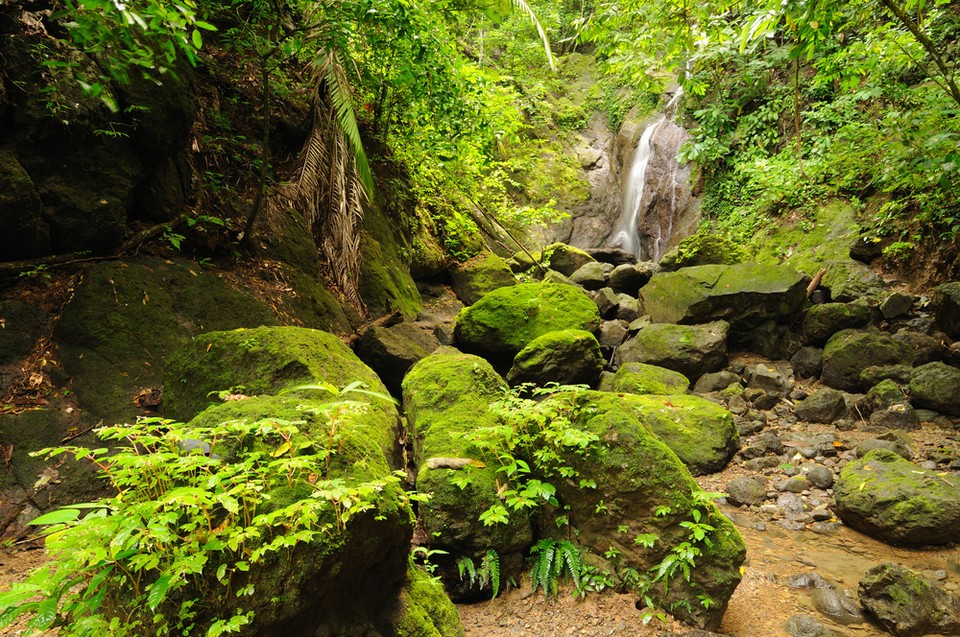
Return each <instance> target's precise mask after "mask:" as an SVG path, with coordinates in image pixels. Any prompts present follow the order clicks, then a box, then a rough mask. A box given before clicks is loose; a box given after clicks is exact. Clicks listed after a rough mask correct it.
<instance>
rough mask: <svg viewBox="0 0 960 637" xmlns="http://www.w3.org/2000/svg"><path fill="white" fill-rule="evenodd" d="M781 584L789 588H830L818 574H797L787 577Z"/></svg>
mask: <svg viewBox="0 0 960 637" xmlns="http://www.w3.org/2000/svg"><path fill="white" fill-rule="evenodd" d="M783 583H784V584H786V585H787V586H789V587H790V588H831V586H830V584H829V583H827V580H825V579H823V576H821V575H820V574H818V573H797V574H796V575H791V576H789V577H787V578H786V579H785V580H784V582H783Z"/></svg>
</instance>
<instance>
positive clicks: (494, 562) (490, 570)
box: [483, 549, 500, 599]
mask: <svg viewBox="0 0 960 637" xmlns="http://www.w3.org/2000/svg"><path fill="white" fill-rule="evenodd" d="M483 568H484V571H485V572H486V574H487V577H488V581H489V582H490V587H491V588H492V589H493V595H492V596H491V598H490V599H494V598H495V597H496V596H497V595H499V594H500V556H499V555H498V554H497V552H496V551H494V550H492V549H491V550H489V551H487V554H486V555H484V556H483Z"/></svg>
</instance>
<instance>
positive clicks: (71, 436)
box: [60, 420, 103, 445]
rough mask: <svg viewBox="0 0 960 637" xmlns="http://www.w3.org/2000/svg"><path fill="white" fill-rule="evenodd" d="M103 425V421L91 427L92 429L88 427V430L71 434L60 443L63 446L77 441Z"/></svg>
mask: <svg viewBox="0 0 960 637" xmlns="http://www.w3.org/2000/svg"><path fill="white" fill-rule="evenodd" d="M102 424H103V421H102V420H101V421H100V422H98V423H97V424H95V425H91V426H90V427H87V428H86V429H84V430H83V431H78V432H76V433H75V434H71V435H69V436H67V437H66V438H64V439H63V440H61V441H60V444H61V445H62V444H63V443H65V442H70V441H71V440H75V439H76V438H79V437H80V436H82V435H83V434H85V433H90V432H91V431H93V430H94V429H96V428H97V427H99V426H101V425H102Z"/></svg>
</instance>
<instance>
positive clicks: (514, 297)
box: [454, 283, 600, 359]
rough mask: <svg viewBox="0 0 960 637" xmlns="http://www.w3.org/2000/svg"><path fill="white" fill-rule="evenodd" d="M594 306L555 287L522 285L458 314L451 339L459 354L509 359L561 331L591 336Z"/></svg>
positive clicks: (571, 290)
mask: <svg viewBox="0 0 960 637" xmlns="http://www.w3.org/2000/svg"><path fill="white" fill-rule="evenodd" d="M599 325H600V312H599V310H598V309H597V305H596V303H594V302H593V301H592V300H590V297H588V296H587V295H586V294H584V292H583V291H582V290H580V289H579V288H575V287H573V286H569V285H563V284H556V283H521V284H518V285H514V286H510V287H505V288H500V289H498V290H494V291H493V292H491V293H490V294H487V295H486V296H485V297H483V298H482V299H481V300H480V301H478V302H477V303H475V304H474V305H472V306H470V307H468V308H464V309H463V310H461V311H460V313H459V314H457V318H456V324H455V327H454V333H455V336H456V340H457V343H458V344H460V345H461V346H462V347H463V348H464V349H467V350H469V351H475V352H477V353H483V354H484V355H487V356H491V357H498V358H501V359H503V358H508V357H509V358H512V357H513V356H515V355H516V354H517V352H519V351H520V350H521V349H522V348H523V347H524V346H525V345H526V344H527V343H529V342H530V341H532V340H533V339H535V338H537V337H538V336H543V335H544V334H547V333H548V332H554V331H558V330H564V329H575V330H587V331H591V332H592V331H595V330H596V329H597V328H598V327H599Z"/></svg>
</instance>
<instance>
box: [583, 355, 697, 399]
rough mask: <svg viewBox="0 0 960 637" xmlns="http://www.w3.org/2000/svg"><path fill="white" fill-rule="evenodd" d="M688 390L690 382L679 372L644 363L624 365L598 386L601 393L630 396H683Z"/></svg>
mask: <svg viewBox="0 0 960 637" xmlns="http://www.w3.org/2000/svg"><path fill="white" fill-rule="evenodd" d="M688 389H690V381H689V379H687V377H686V376H684V375H683V374H681V373H680V372H675V371H673V370H671V369H666V368H664V367H658V366H656V365H647V364H646V363H624V364H623V365H621V366H620V369H618V370H617V372H616V373H615V374H614V375H613V376H612V377H611V378H609V379H608V380H607V381H605V382H603V383H602V384H601V386H600V390H601V391H610V392H627V393H630V394H660V395H664V394H685V393H687V390H688Z"/></svg>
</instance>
